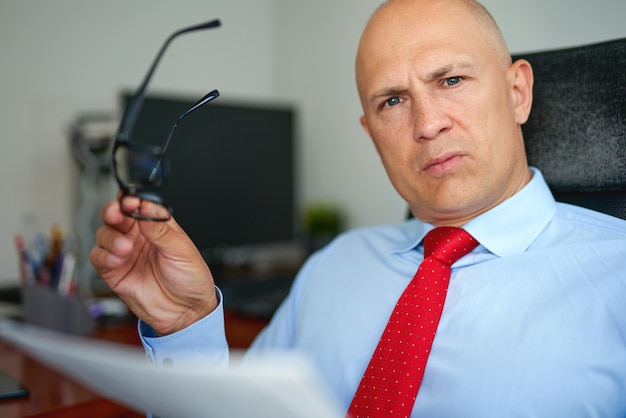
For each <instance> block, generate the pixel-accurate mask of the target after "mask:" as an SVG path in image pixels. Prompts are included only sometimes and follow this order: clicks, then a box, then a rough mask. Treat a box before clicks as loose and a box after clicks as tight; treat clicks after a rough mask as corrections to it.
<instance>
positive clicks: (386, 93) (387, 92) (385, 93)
mask: <svg viewBox="0 0 626 418" xmlns="http://www.w3.org/2000/svg"><path fill="white" fill-rule="evenodd" d="M405 91H406V90H405V89H403V88H400V87H389V88H386V89H384V90H381V91H379V92H375V93H373V94H372V95H371V96H370V102H372V101H378V100H379V99H381V98H383V97H392V96H398V95H401V94H402V93H404V92H405Z"/></svg>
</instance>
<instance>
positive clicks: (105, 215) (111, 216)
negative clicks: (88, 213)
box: [102, 200, 135, 234]
mask: <svg viewBox="0 0 626 418" xmlns="http://www.w3.org/2000/svg"><path fill="white" fill-rule="evenodd" d="M102 220H103V222H104V223H105V225H110V226H113V227H115V228H116V229H117V230H118V231H120V232H121V233H123V234H127V233H128V232H129V231H130V230H131V229H132V228H133V226H134V225H135V220H134V219H133V218H131V217H129V216H126V215H124V213H122V210H121V208H120V203H119V202H117V201H115V200H114V201H111V202H108V203H107V204H106V205H105V206H104V208H103V209H102Z"/></svg>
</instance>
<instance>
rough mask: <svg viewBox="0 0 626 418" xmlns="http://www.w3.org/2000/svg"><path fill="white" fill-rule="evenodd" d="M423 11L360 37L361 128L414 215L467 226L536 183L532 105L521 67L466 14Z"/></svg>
mask: <svg viewBox="0 0 626 418" xmlns="http://www.w3.org/2000/svg"><path fill="white" fill-rule="evenodd" d="M418 3H420V2H419V1H418V2H396V3H393V4H392V5H391V7H388V8H386V9H384V10H381V12H380V13H379V14H378V15H377V16H375V17H374V19H373V20H372V22H371V23H370V25H369V27H368V29H367V30H366V32H365V34H364V36H363V38H362V41H361V45H360V49H359V57H358V59H357V83H358V87H359V94H360V97H361V103H362V106H363V111H364V116H363V117H362V124H363V126H364V128H365V129H366V131H367V132H368V133H369V134H370V135H371V137H372V139H373V141H374V144H375V146H376V148H377V150H378V152H379V154H380V156H381V158H382V161H383V164H384V166H385V169H386V171H387V173H388V175H389V177H390V179H391V181H392V183H393V185H394V187H395V188H396V189H397V191H398V192H399V193H400V194H401V195H402V196H403V197H404V198H405V199H406V200H407V201H408V202H409V205H410V206H411V209H412V211H413V213H414V214H415V216H416V217H417V218H419V219H422V220H424V221H426V222H431V223H433V224H436V225H444V224H445V225H457V226H460V225H463V224H464V223H466V222H467V221H468V220H470V219H471V218H473V217H475V216H476V215H478V214H480V213H482V212H484V211H486V210H487V209H489V208H491V207H493V206H495V205H497V204H498V203H500V202H501V201H503V200H505V199H506V198H508V197H510V196H511V195H513V194H514V193H515V192H516V191H518V190H519V189H520V188H521V187H523V186H524V185H525V184H526V183H527V182H528V180H529V178H530V173H529V171H528V167H527V162H526V157H525V154H524V148H523V139H522V135H521V129H520V125H521V124H522V123H524V122H525V121H526V118H527V116H528V111H529V106H530V104H527V105H525V106H520V104H519V102H520V101H521V100H522V99H523V97H522V96H523V92H520V91H519V89H518V88H516V87H515V86H516V85H517V84H519V75H520V74H519V73H520V71H519V65H520V64H519V63H516V64H513V65H511V66H510V67H508V65H509V64H508V63H503V61H502V59H500V58H499V55H498V53H497V52H496V51H495V50H494V48H493V46H492V44H491V43H489V42H487V39H486V37H485V34H484V31H481V30H480V26H479V25H478V23H477V21H476V20H475V19H474V18H473V16H472V15H471V14H470V13H469V11H468V10H467V9H466V8H465V7H464V6H461V4H460V3H459V2H455V1H446V0H444V1H443V2H437V1H435V2H432V1H428V2H426V1H424V2H423V3H425V4H424V5H421V6H417V4H418ZM416 8H418V9H416ZM521 65H523V66H525V65H526V64H525V63H524V64H521ZM505 67H508V68H505ZM528 71H530V79H531V84H532V71H531V70H530V67H528ZM518 87H519V86H518ZM526 108H528V109H526Z"/></svg>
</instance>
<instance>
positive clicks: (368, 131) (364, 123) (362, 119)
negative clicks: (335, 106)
mask: <svg viewBox="0 0 626 418" xmlns="http://www.w3.org/2000/svg"><path fill="white" fill-rule="evenodd" d="M359 120H360V122H361V126H362V127H363V130H364V131H365V133H367V134H368V135H369V136H371V135H370V127H369V125H368V124H367V119H365V115H363V116H361V118H360V119H359Z"/></svg>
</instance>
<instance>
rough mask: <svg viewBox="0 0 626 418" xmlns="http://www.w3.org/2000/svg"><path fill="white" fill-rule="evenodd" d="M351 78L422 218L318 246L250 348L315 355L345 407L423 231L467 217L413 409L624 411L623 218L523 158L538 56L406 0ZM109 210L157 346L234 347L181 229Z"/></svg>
mask: <svg viewBox="0 0 626 418" xmlns="http://www.w3.org/2000/svg"><path fill="white" fill-rule="evenodd" d="M356 79H357V87H358V91H359V95H360V98H361V103H362V106H363V112H364V115H363V117H362V119H361V123H362V125H363V127H364V128H365V130H366V131H367V132H368V133H369V134H370V136H371V137H372V139H373V141H374V144H375V146H376V149H377V151H378V153H379V154H380V156H381V158H382V161H383V164H384V166H385V169H386V171H387V173H388V175H389V178H390V179H391V181H392V183H393V185H394V187H395V188H396V190H397V191H398V193H399V194H400V195H402V197H403V198H404V199H405V200H406V201H407V202H408V204H409V205H410V207H411V210H412V212H413V214H414V215H415V217H416V218H417V219H415V220H410V221H406V222H404V223H401V224H398V225H387V226H380V227H374V228H364V229H361V230H357V231H352V232H349V233H346V234H343V235H342V236H340V237H339V238H338V239H336V240H335V241H334V242H332V243H331V244H330V245H329V246H328V247H326V248H325V249H323V250H321V251H320V252H318V253H317V254H315V255H313V256H312V257H311V258H310V259H309V260H308V261H307V263H306V264H305V266H304V267H303V268H302V270H301V272H300V273H299V274H298V277H297V278H296V280H295V282H294V286H293V288H292V290H291V292H290V295H289V297H288V298H287V299H286V300H285V302H284V303H283V304H282V305H281V307H280V308H279V310H278V311H277V313H276V315H275V316H274V318H273V319H272V322H271V323H270V325H269V326H268V327H267V328H266V329H265V330H264V331H263V332H262V333H261V335H260V336H259V337H258V338H257V340H256V341H255V343H254V344H253V346H252V347H251V349H250V350H251V352H258V351H260V350H267V349H278V350H290V349H294V350H298V351H300V352H302V353H304V354H305V355H307V356H309V357H310V359H311V360H312V361H313V363H314V364H315V366H317V368H318V370H319V372H320V373H321V375H322V377H323V378H324V379H325V381H326V383H327V384H328V386H329V388H330V389H331V390H332V392H333V393H334V394H335V395H336V396H337V398H338V399H339V401H340V402H341V404H342V405H343V406H344V407H345V409H346V411H348V408H349V406H350V404H351V403H352V400H353V397H354V396H355V392H356V391H357V388H358V387H359V384H360V382H361V379H362V377H363V375H364V372H365V370H366V368H367V366H368V363H369V361H370V359H371V358H372V353H373V352H374V350H375V348H376V346H377V344H378V342H379V339H380V337H381V334H383V331H384V329H385V326H386V324H387V321H388V319H389V317H390V314H391V313H392V311H393V310H394V306H395V305H396V302H397V301H398V298H399V297H400V295H401V294H402V293H403V291H404V290H405V288H407V285H408V284H409V282H410V281H411V278H412V277H413V274H414V273H415V270H416V268H417V266H418V265H419V264H420V263H421V262H422V260H423V259H424V246H423V243H422V240H423V238H424V236H425V235H427V232H429V231H431V230H432V229H433V228H434V227H439V226H454V227H462V228H463V229H464V230H465V231H467V232H469V233H470V234H471V235H472V236H473V237H474V238H475V239H476V240H477V241H478V242H479V243H480V244H479V245H478V246H477V247H476V248H475V249H474V250H473V251H472V252H471V253H469V254H468V255H465V256H464V257H461V258H460V260H458V262H456V263H455V264H454V265H453V267H452V275H451V277H450V280H449V288H448V290H447V296H446V299H445V307H444V308H443V313H442V314H441V319H440V322H439V325H438V327H437V333H436V338H435V339H434V342H433V343H432V349H430V350H428V351H429V352H430V353H429V355H428V359H427V361H428V362H427V367H426V370H425V372H424V375H423V379H422V380H421V386H420V387H419V392H418V394H417V398H416V399H415V401H414V406H413V405H412V408H413V409H412V411H413V412H412V414H413V415H414V416H425V417H453V416H464V417H467V416H470V417H474V416H475V417H507V416H546V417H586V416H606V417H617V416H625V415H626V396H625V394H626V309H624V306H625V305H624V304H625V301H626V222H623V221H621V220H618V219H616V218H612V217H609V216H605V215H602V214H598V213H595V212H591V211H588V210H585V209H582V208H577V207H573V206H569V205H564V204H560V203H556V202H555V201H554V199H553V197H552V195H551V194H550V192H549V189H548V188H547V186H546V184H545V182H544V180H543V178H542V176H541V173H540V172H539V171H538V170H536V169H529V167H528V165H527V161H526V156H525V153H524V147H523V137H522V131H521V125H522V124H523V123H525V122H526V120H527V118H528V115H529V112H530V108H531V103H532V85H533V75H532V69H531V67H530V65H529V63H528V62H526V61H523V60H522V61H518V62H515V63H512V62H511V58H510V55H509V53H508V51H507V48H506V46H505V43H504V41H503V39H502V35H501V34H500V32H499V30H498V28H497V25H496V24H495V22H493V20H492V18H491V16H490V15H489V14H488V13H487V12H486V10H484V9H483V8H482V6H481V5H480V4H478V3H475V2H474V1H472V0H413V1H412V0H395V1H390V2H388V3H385V4H384V5H383V6H382V7H381V8H380V9H379V10H378V11H377V12H376V13H375V15H374V16H373V17H372V19H371V20H370V22H369V23H368V25H367V27H366V29H365V31H364V33H363V36H362V38H361V42H360V44H359V49H358V54H357V59H356ZM555 140H556V139H555ZM129 209H131V210H132V209H133V208H129ZM142 210H149V209H145V208H143V209H142ZM154 210H159V209H154ZM103 219H104V223H105V226H103V227H101V228H100V229H99V230H98V233H97V243H98V246H97V247H96V248H94V250H93V251H92V254H91V260H92V262H93V264H94V265H95V266H96V268H97V269H98V271H99V273H100V274H101V275H102V277H103V278H104V280H106V282H107V283H108V284H109V285H110V286H111V288H112V289H113V290H114V291H115V292H117V294H118V295H119V296H120V297H121V298H122V299H123V300H124V301H125V302H126V303H127V304H128V306H129V307H130V308H131V309H132V310H133V312H135V314H137V316H138V317H139V318H141V320H142V321H141V324H140V331H141V333H142V338H143V341H144V345H145V347H146V350H147V352H148V355H149V357H150V358H151V359H153V361H155V362H156V363H159V364H160V363H162V362H168V363H169V362H172V361H173V362H174V363H175V364H176V363H177V362H181V361H185V358H186V357H187V356H188V355H190V354H193V355H194V356H209V357H217V358H221V359H226V358H227V355H228V354H227V351H228V348H227V344H226V341H225V338H224V328H223V315H222V310H221V309H222V308H221V307H222V301H221V295H220V293H219V291H218V290H217V291H216V288H215V286H214V283H213V280H212V277H211V273H210V271H209V268H208V267H207V266H206V265H205V264H204V262H203V260H202V258H201V257H200V255H199V253H198V251H197V250H196V249H195V247H194V245H193V243H192V242H191V241H190V240H189V238H188V237H187V236H186V235H185V234H184V232H183V231H182V230H181V229H180V228H179V227H178V226H177V225H176V224H175V222H174V221H173V220H170V221H169V222H167V223H164V224H161V223H150V222H144V221H139V222H137V221H134V220H132V219H130V218H126V217H124V216H123V215H122V214H121V212H120V210H119V206H118V204H117V203H111V204H109V205H108V206H106V207H105V209H104V210H103ZM161 336H167V337H166V338H162V337H161ZM372 415H377V414H375V413H373V414H372ZM378 416H385V414H384V413H381V414H378Z"/></svg>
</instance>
